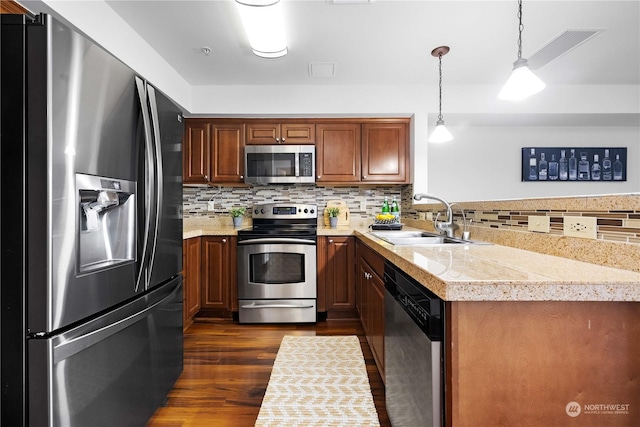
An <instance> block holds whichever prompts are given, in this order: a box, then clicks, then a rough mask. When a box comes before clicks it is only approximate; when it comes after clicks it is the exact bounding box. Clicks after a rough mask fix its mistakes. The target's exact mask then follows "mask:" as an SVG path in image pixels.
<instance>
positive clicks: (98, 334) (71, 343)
mask: <svg viewBox="0 0 640 427" xmlns="http://www.w3.org/2000/svg"><path fill="white" fill-rule="evenodd" d="M181 289H182V288H181V286H180V285H178V286H176V287H175V288H174V289H173V290H172V291H171V292H170V293H169V294H168V295H166V296H165V297H164V298H162V299H160V300H158V301H156V302H155V303H153V304H151V305H149V306H148V307H146V308H145V309H144V310H141V311H139V312H137V313H135V314H132V315H131V316H128V317H125V318H123V319H121V320H119V321H117V322H114V323H111V324H109V325H107V326H105V327H102V328H99V329H96V330H94V331H91V332H88V333H86V334H83V335H80V336H78V337H75V338H72V339H69V340H66V341H64V340H63V341H62V343H60V344H58V345H56V344H55V343H54V351H53V363H54V364H55V363H58V362H61V361H63V360H65V359H68V358H69V357H71V356H73V355H74V354H76V353H79V352H81V351H82V350H85V349H87V348H89V347H91V346H92V345H94V344H96V343H98V342H100V341H103V340H105V339H107V338H108V337H110V336H111V335H113V334H115V333H117V332H120V331H122V330H123V329H125V328H127V327H129V326H131V325H133V324H134V323H136V322H138V321H139V320H140V319H143V318H144V317H146V316H147V315H148V313H149V312H151V311H153V310H155V309H157V308H159V307H162V306H164V305H166V304H167V303H168V302H170V301H173V300H174V299H175V297H176V295H177V294H178V293H179V292H180V291H181Z"/></svg>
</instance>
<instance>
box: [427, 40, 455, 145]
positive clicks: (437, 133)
mask: <svg viewBox="0 0 640 427" xmlns="http://www.w3.org/2000/svg"><path fill="white" fill-rule="evenodd" d="M447 53H449V46H440V47H437V48H435V49H433V50H432V51H431V56H435V57H437V58H438V63H439V66H438V70H439V75H440V85H439V87H440V96H439V99H440V104H439V110H438V121H437V122H436V128H435V129H434V130H433V133H432V134H431V136H430V137H429V139H428V141H429V142H447V141H451V140H452V139H453V136H451V133H450V132H449V131H448V130H447V128H446V127H445V126H444V120H442V57H443V56H444V55H446V54H447Z"/></svg>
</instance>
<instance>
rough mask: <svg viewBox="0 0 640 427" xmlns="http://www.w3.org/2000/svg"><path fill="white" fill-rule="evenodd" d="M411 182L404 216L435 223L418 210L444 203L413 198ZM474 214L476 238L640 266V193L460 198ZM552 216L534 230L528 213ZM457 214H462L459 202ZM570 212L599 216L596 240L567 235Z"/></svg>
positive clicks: (427, 225) (423, 224)
mask: <svg viewBox="0 0 640 427" xmlns="http://www.w3.org/2000/svg"><path fill="white" fill-rule="evenodd" d="M411 187H412V186H407V188H404V189H403V222H404V223H406V224H407V225H411V226H413V227H417V228H423V229H432V222H431V221H423V220H420V219H419V216H418V214H419V212H431V213H435V212H442V214H443V215H444V214H445V210H444V207H443V206H442V205H441V204H437V203H436V204H429V205H422V206H420V208H419V210H418V209H415V208H414V207H412V206H411V204H410V199H411V195H412V188H411ZM458 207H460V208H463V209H464V210H465V213H466V217H467V222H469V220H471V221H472V222H471V226H470V227H469V230H470V231H471V238H472V239H474V238H475V239H478V240H485V241H490V242H493V243H497V244H501V245H505V246H511V247H516V248H520V249H527V250H531V251H535V252H541V253H546V254H550V255H556V256H561V257H565V258H571V259H577V260H579V261H585V262H590V263H594V264H599V265H604V266H610V267H616V268H623V269H626V270H633V271H639V272H640V194H632V195H610V196H589V197H564V198H550V199H522V200H508V201H485V202H465V203H460V204H459V206H458ZM529 215H534V216H537V215H541V216H549V217H550V222H551V231H550V232H549V233H536V232H530V231H528V229H527V226H528V216H529ZM453 216H454V220H455V221H456V222H458V223H459V224H460V226H462V215H461V213H460V211H459V209H457V207H454V215H453ZM565 216H588V217H595V218H597V240H589V239H582V238H575V237H566V236H563V232H562V229H563V219H564V217H565Z"/></svg>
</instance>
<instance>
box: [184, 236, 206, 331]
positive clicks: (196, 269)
mask: <svg viewBox="0 0 640 427" xmlns="http://www.w3.org/2000/svg"><path fill="white" fill-rule="evenodd" d="M200 247H201V242H200V237H194V238H192V239H186V240H184V241H183V243H182V269H183V270H182V274H183V285H182V289H183V292H182V294H183V298H184V318H183V326H184V328H185V329H186V328H187V327H188V326H189V325H190V324H191V323H192V322H193V317H194V316H195V315H196V314H197V313H198V311H200V283H201V271H200V266H201V265H202V264H201V261H202V259H201V250H200Z"/></svg>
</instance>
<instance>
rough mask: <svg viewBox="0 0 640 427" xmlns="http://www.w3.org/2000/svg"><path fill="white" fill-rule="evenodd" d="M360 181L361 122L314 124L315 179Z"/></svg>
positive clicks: (323, 180)
mask: <svg viewBox="0 0 640 427" xmlns="http://www.w3.org/2000/svg"><path fill="white" fill-rule="evenodd" d="M357 181H360V124H359V123H329V124H325V123H323V124H317V125H316V182H357Z"/></svg>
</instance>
